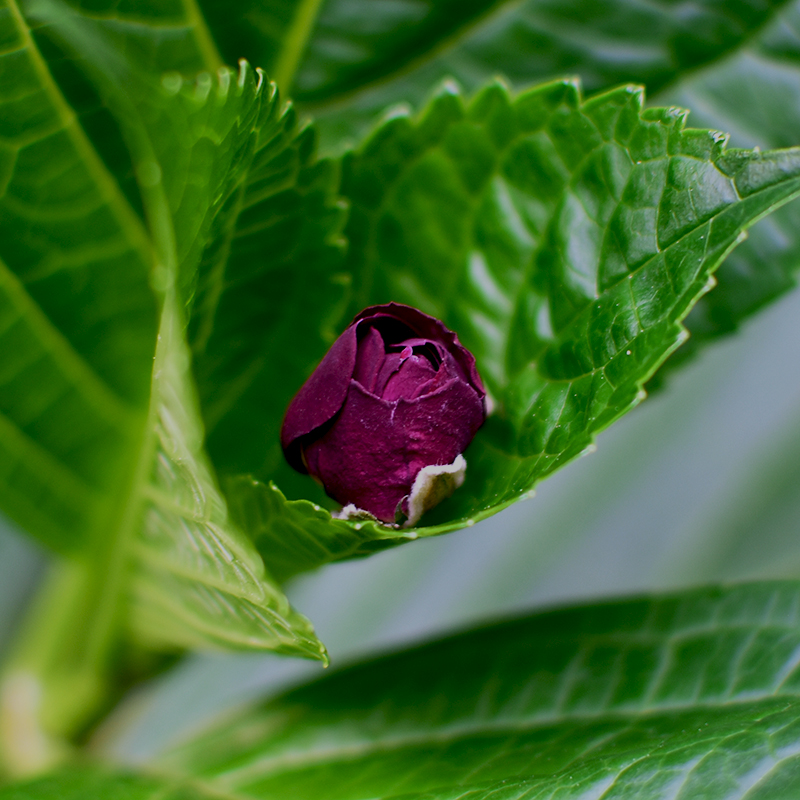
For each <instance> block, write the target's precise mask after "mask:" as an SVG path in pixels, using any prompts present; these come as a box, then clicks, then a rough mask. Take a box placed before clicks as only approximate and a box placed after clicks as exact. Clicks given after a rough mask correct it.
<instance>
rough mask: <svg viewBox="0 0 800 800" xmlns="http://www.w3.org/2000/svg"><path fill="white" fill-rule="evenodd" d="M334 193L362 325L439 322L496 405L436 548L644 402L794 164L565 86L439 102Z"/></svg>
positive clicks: (798, 166)
mask: <svg viewBox="0 0 800 800" xmlns="http://www.w3.org/2000/svg"><path fill="white" fill-rule="evenodd" d="M342 187H343V192H344V194H345V195H346V196H347V197H349V198H350V200H351V203H352V208H351V215H350V221H349V222H348V226H347V229H346V233H347V236H348V238H349V240H350V248H349V251H348V256H347V260H346V262H345V266H346V268H347V269H348V270H349V271H350V272H351V273H352V275H353V286H352V295H353V300H352V302H351V309H350V310H351V313H353V314H354V313H355V312H357V311H358V310H359V309H361V308H363V307H365V306H368V305H371V304H374V303H383V302H389V301H399V302H404V303H408V304H410V305H414V306H416V307H418V308H420V309H422V310H423V311H425V312H426V313H429V314H431V315H433V316H435V317H437V318H440V319H442V320H443V321H444V322H445V324H446V325H448V327H450V328H451V329H453V330H455V331H457V332H458V334H459V337H460V339H461V341H462V342H463V343H464V344H465V346H467V347H468V348H469V349H470V350H471V351H472V352H473V353H474V354H475V356H476V358H477V363H478V367H479V370H480V371H481V374H482V376H483V378H484V381H485V382H486V384H487V387H488V389H489V391H490V393H491V394H492V396H493V398H494V401H495V404H496V411H495V414H494V416H492V417H490V419H489V420H488V421H487V423H486V425H485V426H484V428H483V429H482V430H481V431H480V432H479V433H478V436H477V437H476V439H475V441H474V442H473V444H472V445H471V447H470V448H469V449H468V450H467V452H466V458H467V462H468V469H467V481H466V483H465V485H464V486H463V487H462V488H461V489H459V490H458V492H456V494H455V495H454V496H453V497H452V498H451V499H450V500H448V501H446V502H445V503H443V504H442V505H441V506H439V507H438V508H437V509H435V510H434V511H433V512H431V513H430V514H429V515H428V516H427V517H426V518H423V520H422V525H423V527H422V528H420V533H424V534H426V535H429V534H434V533H440V532H443V531H445V530H448V529H452V528H453V527H460V526H463V525H469V524H471V523H470V521H475V520H477V519H480V518H482V517H483V516H486V515H488V514H490V513H492V512H493V511H496V510H498V509H499V508H502V507H503V506H504V505H506V504H508V503H511V502H514V500H516V499H518V498H519V497H520V496H522V495H524V494H525V493H527V492H529V491H530V490H531V488H532V487H533V485H534V484H535V483H536V482H537V481H538V480H540V479H541V478H542V477H544V476H546V475H547V474H549V473H550V472H552V471H553V470H555V469H557V468H558V467H560V466H561V465H563V464H564V463H566V462H567V461H569V460H570V459H572V458H574V457H576V456H577V455H579V454H580V453H582V452H583V451H585V450H586V448H587V447H589V446H590V445H591V443H592V438H593V436H594V434H595V433H597V432H598V431H600V430H602V429H603V428H605V427H606V426H608V425H609V424H610V423H611V422H613V421H614V420H615V419H617V418H618V417H619V416H621V415H622V414H624V413H625V412H626V411H628V410H629V409H631V408H632V407H633V406H634V405H636V404H637V403H638V402H639V400H640V399H641V398H642V396H643V395H642V391H641V387H642V384H643V383H644V382H645V381H646V380H647V379H648V378H649V377H650V376H651V375H652V374H653V372H654V371H655V370H656V369H657V368H658V366H659V365H660V364H661V363H662V362H663V361H664V359H665V358H666V357H667V356H668V355H669V354H670V353H671V352H672V351H673V350H674V349H675V348H676V347H678V345H679V344H680V343H681V342H682V341H683V340H684V339H685V335H686V334H685V331H684V330H683V328H682V326H681V324H680V321H681V320H682V319H683V317H684V316H685V315H686V313H687V312H688V311H689V309H690V308H691V306H692V305H693V303H694V302H695V301H696V300H697V298H698V297H699V296H700V295H702V294H703V293H704V292H705V291H706V290H707V289H708V288H709V286H710V280H711V275H712V273H713V271H714V270H715V269H716V267H717V266H718V265H719V263H720V262H721V261H722V259H724V257H725V256H726V255H727V254H728V252H730V250H731V249H732V248H733V247H734V246H735V245H736V244H737V243H738V242H739V241H741V238H742V234H743V232H744V230H745V229H746V228H747V227H749V225H751V224H752V223H753V222H754V221H755V220H757V219H759V218H760V217H761V216H763V215H764V214H766V213H768V212H769V211H770V210H771V209H773V208H775V207H776V206H778V205H780V204H782V203H783V202H785V201H787V200H789V199H791V198H792V197H794V196H796V194H797V193H798V190H800V151H798V150H786V151H775V152H770V153H760V152H750V151H742V150H730V151H727V150H726V149H725V137H724V136H723V135H721V134H718V133H716V132H713V131H701V130H691V129H684V114H683V113H682V112H681V111H679V110H676V109H647V110H644V111H643V110H642V93H641V91H640V90H638V89H636V88H635V87H624V88H622V89H618V90H614V91H612V92H609V93H606V94H602V95H599V96H596V97H594V98H591V99H589V100H586V101H583V100H582V99H581V97H580V94H579V91H578V89H577V88H576V86H575V85H574V84H573V83H572V82H568V81H567V82H562V81H559V82H555V83H552V84H545V85H543V86H541V87H537V88H535V89H532V90H529V91H528V92H525V93H523V94H521V95H520V96H518V97H517V98H516V99H512V98H511V97H510V96H509V94H508V93H507V91H506V90H505V89H504V88H503V87H502V86H501V85H492V86H489V87H487V88H486V89H485V90H483V91H482V92H481V93H479V94H478V96H477V97H475V98H474V99H473V100H472V101H471V102H470V103H469V104H467V103H465V102H464V101H463V100H462V98H461V96H460V94H458V92H457V91H456V90H455V88H454V87H452V86H451V85H445V86H444V87H443V88H442V91H441V92H440V94H439V95H438V96H437V97H436V98H435V99H434V100H433V101H432V103H431V104H430V105H429V106H428V107H427V108H426V109H425V110H424V111H423V112H422V113H421V114H420V115H419V116H418V117H416V118H410V117H408V116H406V115H398V116H396V117H395V118H394V119H392V120H389V121H388V122H386V124H385V125H384V126H383V127H381V128H380V129H379V130H378V131H376V132H375V133H374V134H373V135H372V136H371V137H370V138H369V139H368V141H367V142H366V143H365V144H364V145H363V147H362V148H361V149H359V150H357V151H355V152H353V153H351V154H348V156H347V157H346V158H345V160H344V164H343V183H342ZM321 355H322V353H320V356H321ZM279 424H280V418H279V417H277V416H276V417H275V419H274V420H273V422H272V425H273V426H275V427H277V426H278V425H279ZM256 474H257V476H258V477H259V478H262V479H264V480H266V479H268V478H270V477H272V476H270V475H258V473H256ZM277 483H278V485H279V486H282V482H281V477H280V475H279V477H278V478H277ZM306 484H307V487H308V488H307V489H306V490H305V496H306V497H313V498H314V499H317V500H318V502H322V500H321V498H320V497H319V495H318V494H317V491H318V490H317V489H316V487H314V486H313V485H312V484H311V482H310V481H308V480H306ZM290 496H291V494H290ZM294 496H295V497H297V496H300V497H302V496H304V495H303V494H299V495H298V494H295V495H294ZM274 497H275V496H273V500H274ZM268 505H269V504H268ZM287 511H288V507H287ZM301 511H302V509H301V507H300V506H294V507H293V509H292V510H291V511H289V512H288V513H289V514H298V513H301ZM303 513H306V514H307V519H308V520H309V521H311V520H312V519H315V518H316V517H315V515H316V514H317V512H316V511H313V510H312V509H311V508H310V507H306V512H303ZM273 519H274V522H275V525H276V526H277V527H280V526H281V525H282V524H283V523H282V519H283V518H282V515H281V512H279V511H278V510H277V509H275V510H274V511H273ZM269 524H270V523H269V520H268V519H267V520H266V522H265V524H262V525H261V529H260V530H261V533H260V534H259V536H260V540H261V542H262V544H263V546H264V547H263V549H262V552H263V553H264V554H265V555H266V554H267V553H268V548H267V544H266V543H267V542H268V541H270V540H274V539H276V538H277V536H276V535H275V534H270V535H269V536H267V535H266V534H265V533H264V532H263V531H264V530H266V529H267V528H269ZM313 525H314V526H317V525H318V522H314V523H313ZM276 530H277V528H276ZM334 536H335V534H334V533H333V532H331V533H329V534H328V538H329V539H332V538H333V537H334ZM405 536H406V533H405V532H403V531H398V532H397V534H396V537H398V538H401V537H402V538H405ZM363 538H364V533H363V530H360V531H354V532H353V536H352V538H351V540H350V542H349V544H348V546H347V547H343V548H342V552H345V551H347V550H348V549H349V550H350V551H351V552H358V551H359V550H360V549H363ZM386 538H387V536H386V535H385V534H384V535H382V536H381V537H380V539H381V540H384V541H381V542H380V543H378V544H377V545H376V546H378V547H381V546H385V544H386V541H385V539H386ZM320 547H321V550H322V551H324V560H330V558H331V557H335V556H332V554H331V553H330V551H329V550H328V548H327V545H322V544H321V545H320ZM281 557H283V556H281ZM301 562H302V563H303V567H302V568H307V566H306V565H307V564H308V557H307V554H302V555H300V554H299V555H298V565H297V569H300V568H301V567H300V566H299V565H300V563H301Z"/></svg>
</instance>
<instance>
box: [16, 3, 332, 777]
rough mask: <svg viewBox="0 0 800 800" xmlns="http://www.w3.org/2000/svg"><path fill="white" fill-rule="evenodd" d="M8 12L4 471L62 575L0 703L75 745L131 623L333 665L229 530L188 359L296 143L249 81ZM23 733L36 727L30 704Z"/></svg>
mask: <svg viewBox="0 0 800 800" xmlns="http://www.w3.org/2000/svg"><path fill="white" fill-rule="evenodd" d="M3 10H4V11H5V13H4V14H3V15H0V24H3V25H5V26H6V28H7V30H5V31H4V41H7V42H8V45H9V46H8V50H7V52H6V54H5V55H4V56H3V57H2V58H3V62H2V63H3V64H4V66H5V65H6V64H7V65H8V70H9V71H8V72H7V74H8V76H9V80H8V81H4V83H3V88H4V90H5V89H6V87H10V89H9V92H8V94H7V97H8V102H7V104H6V105H5V106H4V108H3V115H2V120H3V124H4V125H6V126H7V127H8V128H9V130H12V128H13V131H12V132H14V133H15V136H16V137H17V140H18V141H17V140H12V144H13V145H14V148H15V149H12V150H9V153H10V156H9V160H8V161H7V163H8V164H9V167H10V169H9V171H7V176H6V177H7V180H6V181H5V183H4V192H5V193H4V195H3V201H4V202H5V206H6V207H7V209H8V210H9V213H8V214H5V213H4V214H3V217H2V224H3V226H5V228H4V233H3V237H2V247H3V258H4V261H7V262H9V264H11V265H13V267H14V270H16V272H15V271H12V270H11V269H9V270H8V271H7V272H6V273H4V274H5V275H6V276H7V277H6V278H5V279H4V289H5V290H7V291H6V294H4V297H8V301H7V302H6V308H7V309H8V310H7V311H6V312H4V313H5V317H4V327H3V331H4V336H5V337H6V338H5V341H4V351H5V352H7V353H9V354H13V356H14V359H15V360H14V361H12V360H10V359H7V360H6V361H5V362H4V369H6V372H5V382H4V385H3V396H2V403H3V412H4V414H5V415H6V416H5V417H4V419H7V421H8V422H7V424H6V427H7V428H8V430H7V431H6V432H4V435H3V437H2V442H3V447H5V448H7V450H8V452H9V454H10V455H12V456H13V458H8V459H6V458H5V457H4V459H3V462H2V463H3V484H2V485H3V492H2V503H3V508H4V509H7V510H9V511H10V512H11V513H12V514H13V515H14V516H15V517H16V519H17V520H18V521H19V522H20V523H21V524H22V525H23V526H24V527H25V528H27V529H30V530H31V531H32V532H33V533H35V534H38V535H39V536H40V538H42V539H44V540H45V541H46V542H47V543H48V544H51V545H53V546H56V547H60V549H62V550H67V551H69V552H70V556H71V559H70V560H69V561H68V562H64V563H63V564H61V565H59V566H58V567H57V570H56V575H55V577H54V579H53V582H52V583H51V585H50V589H49V590H48V591H47V592H46V593H45V595H44V596H43V599H42V601H41V602H40V603H39V604H38V605H37V609H36V613H35V616H34V618H33V620H34V624H33V625H32V626H30V627H29V628H28V630H27V633H26V635H25V636H24V637H23V640H22V643H21V645H20V646H19V647H18V649H17V652H16V654H15V656H14V658H13V660H12V662H11V665H10V666H9V667H8V675H7V680H8V681H9V683H8V684H7V685H8V686H9V687H13V686H16V685H17V682H18V681H29V682H30V681H33V682H34V684H35V685H36V687H37V688H36V691H37V692H38V693H39V694H40V695H41V696H42V698H43V700H42V704H41V708H42V709H43V710H42V714H43V715H44V717H43V719H37V720H36V723H34V724H39V723H41V724H42V725H43V727H44V728H45V729H46V730H47V731H49V732H53V733H62V732H65V731H67V732H68V731H72V730H74V729H75V728H76V727H78V726H80V725H81V724H84V723H85V721H86V720H87V718H88V717H89V716H90V715H91V714H92V713H94V711H95V709H96V707H97V704H99V703H100V702H102V698H103V695H104V692H105V691H106V688H107V687H106V686H104V684H105V681H106V678H107V674H108V670H109V665H110V661H111V656H112V653H113V652H115V650H116V649H117V647H116V645H117V642H118V639H119V635H120V633H119V629H120V626H119V624H118V623H119V622H121V621H123V620H127V622H128V623H129V625H130V626H131V627H132V628H133V630H134V631H135V632H136V633H137V634H138V635H139V636H140V637H142V638H144V639H145V640H146V641H148V642H150V643H152V642H155V643H157V644H159V645H167V646H168V647H171V648H174V647H176V646H185V645H191V646H209V645H217V646H219V645H223V646H226V647H231V646H234V647H244V648H259V649H262V648H267V649H274V650H278V651H281V652H286V653H292V654H295V655H303V656H308V657H313V658H321V659H324V658H325V655H324V649H323V648H322V645H321V644H320V643H319V642H318V640H317V639H316V637H315V636H314V634H313V630H312V628H311V626H310V624H309V623H308V622H307V620H305V619H304V618H303V617H302V616H300V615H299V614H297V613H296V612H295V611H294V610H293V609H292V608H291V607H290V605H289V603H288V601H287V599H286V597H285V596H284V595H283V593H282V592H281V591H280V589H279V588H278V586H277V584H276V583H275V582H274V580H273V579H272V578H271V577H270V576H269V575H268V574H267V572H266V571H265V569H264V565H263V562H262V560H261V558H260V556H259V555H258V553H257V552H256V550H255V548H254V547H253V545H252V543H251V542H250V540H249V539H248V538H247V537H246V536H245V535H244V533H243V532H242V531H240V530H239V529H238V528H237V527H236V526H235V525H234V524H233V523H232V522H231V520H230V518H229V515H228V512H227V508H226V504H225V501H224V499H223V497H222V495H221V493H220V491H219V489H218V487H217V485H216V478H215V476H214V473H213V470H212V468H211V465H210V462H209V461H208V458H207V457H206V455H205V453H204V449H203V439H204V436H203V428H202V424H201V418H200V411H199V401H198V398H197V397H196V391H195V387H194V382H193V376H192V373H191V360H190V353H189V346H188V343H187V342H186V337H185V326H186V320H185V318H186V310H187V307H188V306H189V305H190V300H191V297H192V295H193V292H194V289H195V286H196V284H197V272H198V269H199V265H200V261H201V257H202V254H203V251H204V248H205V246H206V245H207V244H208V242H209V239H210V238H211V236H212V228H213V223H214V221H215V219H216V218H217V217H218V216H219V214H220V213H221V212H222V210H223V209H224V208H225V206H226V203H228V202H229V200H230V198H231V197H233V196H235V195H236V194H237V192H238V190H239V186H240V184H241V183H242V182H243V181H244V179H245V176H246V174H247V171H248V168H249V167H250V165H251V163H252V162H253V158H254V156H255V153H256V150H257V148H258V144H259V141H260V138H259V137H262V136H263V138H264V139H266V140H271V139H274V138H280V137H277V136H276V132H277V131H282V132H283V133H284V134H286V130H287V127H288V131H289V133H288V135H284V136H283V137H282V138H281V139H280V140H281V141H282V142H283V144H284V146H285V148H287V149H288V148H289V147H290V146H291V145H292V141H293V137H294V135H295V134H294V130H293V128H292V126H291V125H288V126H287V124H286V116H287V113H286V112H285V111H284V109H283V107H282V103H281V101H280V99H279V97H278V94H277V89H276V88H275V86H274V84H269V83H268V82H267V81H266V80H265V79H264V78H263V75H260V74H259V75H256V74H255V73H254V72H253V71H252V70H251V69H250V68H249V67H248V66H247V65H243V66H242V67H241V69H240V70H239V71H238V73H237V72H233V71H231V70H229V69H227V68H225V69H222V70H220V71H219V72H218V73H217V74H216V75H210V74H209V73H201V74H200V75H199V76H198V77H196V78H195V79H192V80H185V79H184V78H182V77H181V76H180V74H178V73H175V72H172V73H168V74H166V75H165V76H164V78H163V80H161V78H160V76H156V77H154V76H152V75H151V74H150V73H149V72H148V71H147V70H146V69H143V67H142V65H141V64H139V63H137V62H136V61H135V60H131V59H129V58H127V57H126V56H125V55H124V54H123V53H121V52H120V50H119V42H118V41H117V40H116V39H115V38H114V37H113V36H110V35H109V34H108V30H107V28H106V26H105V24H104V23H103V22H102V21H97V20H94V19H92V18H89V17H86V16H84V15H82V14H78V13H76V12H75V11H74V10H73V9H72V8H70V6H68V5H66V4H63V3H60V2H45V0H40V1H39V2H36V3H30V4H29V5H28V7H27V12H28V13H29V15H30V19H31V20H33V21H34V22H35V24H36V25H37V26H39V28H40V29H41V30H46V31H47V39H42V40H41V41H42V48H44V49H42V48H40V47H38V46H37V41H34V39H33V37H32V35H31V32H30V29H29V28H28V26H27V23H26V21H25V20H24V19H23V18H22V16H21V15H20V14H19V11H18V9H17V8H16V7H15V6H13V5H12V6H9V5H5V6H4V9H3ZM55 48H58V50H57V51H56V49H55ZM45 52H49V53H50V60H52V61H53V62H54V63H57V64H58V65H59V69H61V70H62V71H61V77H62V78H63V76H64V74H65V73H64V71H63V63H62V62H65V61H66V60H69V61H71V62H72V63H73V69H74V68H75V66H76V65H77V67H79V68H80V70H81V72H82V76H83V77H82V80H83V81H84V83H85V84H86V85H87V86H88V85H91V87H92V91H93V92H94V94H95V95H96V97H98V98H101V99H102V101H103V103H104V105H105V107H106V108H107V109H109V110H110V112H111V113H112V114H113V118H114V122H115V125H116V126H117V128H116V130H118V132H119V135H120V136H121V140H122V141H123V142H124V144H125V146H126V147H127V150H128V158H127V162H115V163H116V168H118V169H120V170H121V173H120V174H116V173H115V172H114V171H113V169H112V165H111V164H110V163H107V162H106V161H105V160H104V158H103V156H102V154H101V153H100V151H99V150H98V149H97V148H95V147H94V145H93V141H92V139H91V138H90V136H89V135H88V134H87V132H86V130H85V129H84V127H83V126H82V125H81V121H82V118H81V117H80V116H79V115H78V114H76V113H75V111H74V109H73V108H72V106H71V105H70V103H69V102H68V98H67V94H65V93H62V92H61V90H60V88H59V85H58V84H57V83H56V82H55V80H54V78H53V75H52V73H51V72H50V71H49V69H48V64H49V61H48V60H47V59H46V58H45V57H44V55H43V53H45ZM65 57H66V58H65ZM19 76H21V77H19ZM18 78H19V79H18ZM72 90H73V91H77V89H75V86H72ZM288 117H289V119H291V120H292V121H293V117H292V116H291V113H288ZM13 126H16V127H13ZM37 147H38V148H39V149H38V150H37ZM277 149H278V152H277V153H275V157H276V158H278V159H279V158H280V147H279V148H277ZM37 152H38V155H36V153H37ZM309 161H310V156H309ZM125 163H128V164H129V166H130V169H131V171H132V172H133V174H134V175H135V177H136V198H137V199H136V202H133V199H132V191H131V187H130V186H127V187H126V186H124V185H123V184H124V175H125ZM309 168H310V167H309ZM159 315H160V323H159V322H158V317H159ZM157 324H158V326H159V327H158V336H156V333H157V328H156V325H157ZM70 504H71V505H70ZM71 507H74V508H75V509H76V511H75V513H66V512H67V511H69V509H70V508H71ZM65 508H66V510H65ZM27 711H30V713H32V714H33V715H34V716H37V715H38V714H39V710H38V707H37V706H36V704H33V705H32V706H31V707H30V708H29V709H27V707H26V713H27ZM6 722H8V721H7V720H6ZM4 724H5V723H4ZM26 724H28V723H27V722H26ZM12 740H13V737H12ZM49 757H50V756H49V755H48V754H46V753H43V754H42V755H41V759H45V760H46V759H47V758H49ZM36 758H37V757H36V756H33V757H32V762H34V763H35V762H36Z"/></svg>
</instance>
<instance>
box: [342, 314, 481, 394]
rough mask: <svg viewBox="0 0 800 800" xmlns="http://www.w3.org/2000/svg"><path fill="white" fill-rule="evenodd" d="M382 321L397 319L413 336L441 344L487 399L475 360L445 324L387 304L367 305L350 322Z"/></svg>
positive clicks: (470, 381)
mask: <svg viewBox="0 0 800 800" xmlns="http://www.w3.org/2000/svg"><path fill="white" fill-rule="evenodd" d="M382 318H388V319H390V320H399V321H401V322H403V323H405V324H406V325H407V326H408V327H409V328H411V329H412V331H413V332H414V333H415V334H416V337H418V338H421V339H429V340H432V341H434V342H439V343H441V344H442V345H443V347H444V348H445V350H447V351H449V352H451V353H452V354H453V357H454V359H455V361H456V362H457V363H458V365H459V367H460V369H461V370H462V371H463V374H464V376H465V378H466V379H467V380H468V381H469V383H470V384H472V386H473V387H474V388H475V390H476V391H477V392H478V393H479V394H480V395H481V397H485V396H486V390H485V389H484V388H483V382H482V381H481V378H480V375H479V374H478V368H477V367H476V366H475V358H474V357H473V355H472V353H470V352H469V350H467V349H466V348H465V347H464V345H462V344H461V342H459V340H458V336H457V335H456V334H455V333H453V331H451V330H448V329H447V328H446V327H445V326H444V323H442V322H440V321H439V320H438V319H436V318H435V317H431V316H428V315H427V314H423V313H422V311H419V310H418V309H416V308H412V307H411V306H406V305H402V304H401V303H386V304H385V305H382V306H370V307H369V308H365V309H364V310H363V311H362V312H361V313H360V314H358V315H357V316H356V318H355V319H354V320H353V322H354V323H355V322H361V321H362V320H364V321H370V320H375V321H377V320H380V319H382ZM384 338H385V337H384ZM403 338H406V337H403ZM440 352H441V351H440Z"/></svg>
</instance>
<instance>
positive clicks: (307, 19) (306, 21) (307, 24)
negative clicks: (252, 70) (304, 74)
mask: <svg viewBox="0 0 800 800" xmlns="http://www.w3.org/2000/svg"><path fill="white" fill-rule="evenodd" d="M321 5H322V0H300V2H299V3H298V6H297V11H296V12H295V15H294V19H293V20H292V24H291V25H290V26H289V30H288V31H287V32H286V38H285V39H284V44H283V47H282V48H281V52H280V54H279V55H278V58H277V59H276V61H275V65H274V67H273V68H272V76H271V77H272V79H273V80H274V81H275V83H277V84H278V88H279V89H280V90H281V92H282V94H283V95H284V96H286V95H288V94H289V92H291V90H292V85H293V83H294V77H295V74H296V72H297V67H298V65H299V63H300V59H301V57H302V55H303V53H304V52H305V49H306V45H307V44H308V40H309V37H310V36H311V31H312V30H313V29H314V23H315V22H316V21H317V15H318V14H319V9H320V6H321Z"/></svg>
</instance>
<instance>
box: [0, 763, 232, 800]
mask: <svg viewBox="0 0 800 800" xmlns="http://www.w3.org/2000/svg"><path fill="white" fill-rule="evenodd" d="M212 797H216V798H217V800H219V795H213V794H208V793H206V792H204V791H203V790H202V789H201V788H199V787H196V786H190V785H188V784H187V783H186V782H183V781H174V780H170V779H165V778H151V777H145V776H141V775H133V774H114V773H111V772H108V771H103V770H99V769H93V768H88V767H87V768H83V769H75V768H73V769H69V770H64V771H61V772H56V773H55V774H53V775H48V776H47V777H45V778H38V779H37V780H33V781H28V782H25V783H18V784H12V785H11V786H6V787H4V788H2V789H0V798H2V800H87V799H88V798H97V800H100V798H102V800H210V798H212Z"/></svg>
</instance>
